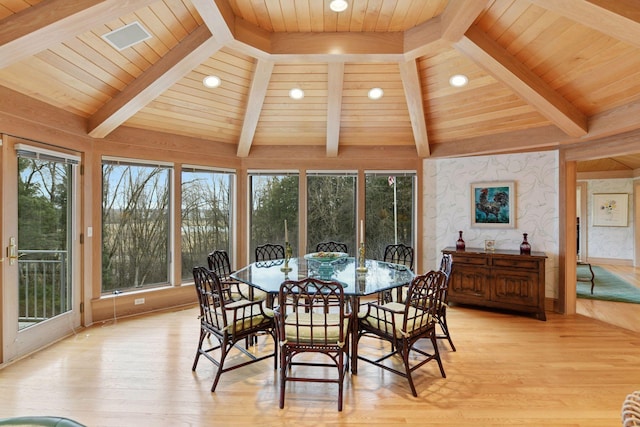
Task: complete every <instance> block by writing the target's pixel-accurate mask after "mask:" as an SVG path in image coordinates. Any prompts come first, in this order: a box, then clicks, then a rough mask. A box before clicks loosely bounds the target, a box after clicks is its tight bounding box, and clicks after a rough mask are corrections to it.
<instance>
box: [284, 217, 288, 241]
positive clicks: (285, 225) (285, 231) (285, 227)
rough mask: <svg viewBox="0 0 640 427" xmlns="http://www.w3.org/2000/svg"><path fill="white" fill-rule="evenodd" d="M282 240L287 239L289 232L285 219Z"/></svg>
mask: <svg viewBox="0 0 640 427" xmlns="http://www.w3.org/2000/svg"><path fill="white" fill-rule="evenodd" d="M284 241H285V242H288V241H289V232H288V231H287V220H286V219H285V220H284Z"/></svg>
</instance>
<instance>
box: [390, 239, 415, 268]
mask: <svg viewBox="0 0 640 427" xmlns="http://www.w3.org/2000/svg"><path fill="white" fill-rule="evenodd" d="M383 261H384V262H391V263H394V264H402V265H406V266H407V267H409V270H413V248H412V247H411V246H407V245H404V244H402V243H398V244H397V245H387V247H386V248H385V249H384V258H383Z"/></svg>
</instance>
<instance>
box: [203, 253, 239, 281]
mask: <svg viewBox="0 0 640 427" xmlns="http://www.w3.org/2000/svg"><path fill="white" fill-rule="evenodd" d="M207 263H208V264H209V270H212V271H214V272H215V273H216V274H217V275H218V278H228V277H229V276H230V275H231V273H233V271H232V270H231V262H230V261H229V254H228V253H227V251H222V250H216V251H213V252H211V253H210V254H209V255H207Z"/></svg>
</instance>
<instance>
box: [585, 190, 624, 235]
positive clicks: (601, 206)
mask: <svg viewBox="0 0 640 427" xmlns="http://www.w3.org/2000/svg"><path fill="white" fill-rule="evenodd" d="M628 221H629V195H628V194H627V193H602V194H594V195H593V225H594V226H595V227H598V226H600V227H626V226H627V225H629V222H628Z"/></svg>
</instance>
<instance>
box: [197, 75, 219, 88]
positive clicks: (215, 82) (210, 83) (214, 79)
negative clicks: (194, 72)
mask: <svg viewBox="0 0 640 427" xmlns="http://www.w3.org/2000/svg"><path fill="white" fill-rule="evenodd" d="M220 83H222V82H221V81H220V77H218V76H207V77H205V78H204V79H202V84H203V85H205V87H208V88H214V87H218V86H220Z"/></svg>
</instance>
